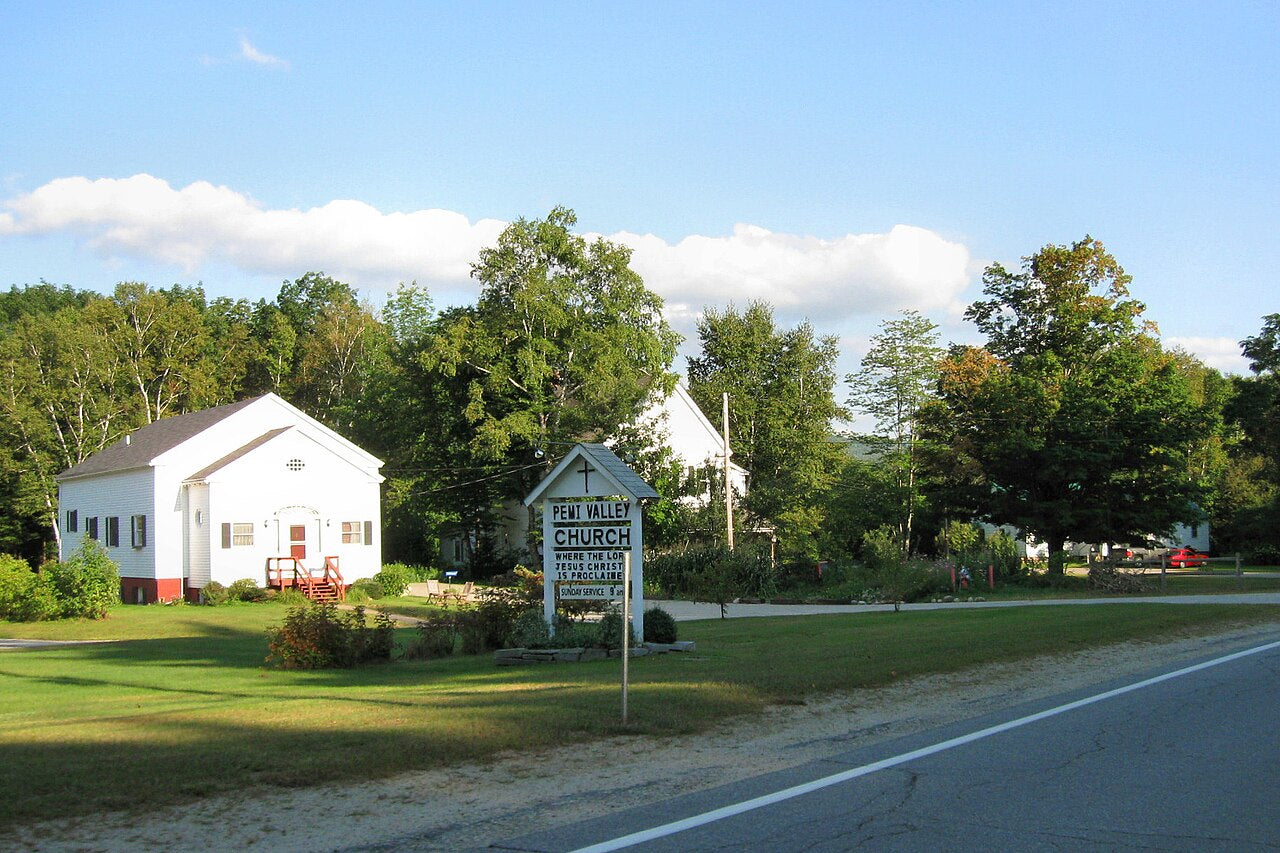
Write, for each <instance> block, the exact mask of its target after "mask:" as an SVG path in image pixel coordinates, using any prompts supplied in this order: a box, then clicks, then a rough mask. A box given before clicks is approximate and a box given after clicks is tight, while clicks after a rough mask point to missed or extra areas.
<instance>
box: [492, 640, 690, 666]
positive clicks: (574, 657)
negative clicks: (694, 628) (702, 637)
mask: <svg viewBox="0 0 1280 853" xmlns="http://www.w3.org/2000/svg"><path fill="white" fill-rule="evenodd" d="M696 648H697V646H696V644H695V643H694V642H693V640H681V641H680V642H677V643H643V644H641V645H639V646H636V647H635V648H633V649H632V650H631V656H632V657H633V658H639V657H645V656H646V655H662V654H666V653H667V652H692V651H695V650H696ZM620 657H622V650H621V649H608V650H605V649H498V650H497V651H496V652H494V653H493V662H494V663H495V664H497V665H498V666H515V665H517V664H522V663H577V662H579V661H586V660H605V659H606V658H620Z"/></svg>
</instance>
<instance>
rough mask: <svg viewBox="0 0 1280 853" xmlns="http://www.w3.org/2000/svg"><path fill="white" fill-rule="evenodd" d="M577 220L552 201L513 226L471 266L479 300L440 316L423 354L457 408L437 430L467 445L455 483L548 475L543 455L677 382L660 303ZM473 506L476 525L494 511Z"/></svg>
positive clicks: (606, 425) (600, 429) (595, 434)
mask: <svg viewBox="0 0 1280 853" xmlns="http://www.w3.org/2000/svg"><path fill="white" fill-rule="evenodd" d="M576 221H577V219H576V217H575V216H574V214H573V211H571V210H568V209H566V208H562V207H557V208H555V209H554V210H552V211H551V213H550V214H549V215H548V216H547V218H546V219H543V220H527V219H519V220H517V221H515V222H513V223H512V224H511V225H509V226H508V227H507V228H506V230H505V231H503V233H502V235H501V236H500V237H499V238H498V243H497V245H496V246H494V247H492V248H488V249H485V250H483V251H482V252H481V253H480V259H479V261H478V262H477V263H476V265H475V266H474V267H473V268H472V275H473V276H474V277H475V278H476V279H477V280H478V281H479V282H480V284H481V293H480V299H479V301H478V303H477V304H476V306H475V307H473V308H458V309H452V310H450V311H447V312H445V313H444V314H443V315H441V316H440V317H439V318H438V320H437V321H436V323H435V326H434V333H433V334H432V336H431V339H430V341H429V343H428V345H427V346H426V347H425V348H424V349H423V352H422V354H421V357H420V361H421V364H422V366H423V367H424V368H425V369H426V371H427V372H428V373H429V374H430V377H431V378H432V379H434V380H436V381H438V382H439V383H440V389H439V392H438V393H439V394H440V395H441V396H442V397H444V398H447V399H449V400H450V401H451V405H452V406H453V407H454V408H453V411H456V412H460V413H461V415H462V421H461V422H454V423H452V424H450V425H448V426H447V427H446V428H445V429H444V430H443V432H442V433H441V434H442V435H444V436H450V437H451V440H450V441H449V444H450V446H451V449H455V450H458V451H464V452H463V453H461V454H459V455H456V456H455V461H454V465H458V463H459V461H463V462H464V463H465V465H464V467H466V468H468V469H470V470H468V471H466V472H465V473H464V475H463V476H462V477H459V478H458V479H459V480H461V481H470V482H471V483H472V484H474V485H476V486H481V485H483V486H484V487H485V488H486V489H490V490H497V491H499V492H500V493H501V494H502V496H503V497H512V498H514V497H520V496H523V494H524V493H526V492H527V490H528V488H530V487H531V486H532V484H533V483H534V482H535V481H536V478H537V477H538V476H540V475H541V472H539V471H537V470H536V468H535V467H532V466H534V465H535V464H536V463H535V462H534V458H535V453H536V451H538V450H540V449H541V450H543V451H544V452H545V453H546V454H547V455H546V457H545V460H544V463H543V464H542V466H540V467H545V466H546V465H549V464H551V463H552V462H553V461H554V453H553V451H555V449H556V448H557V447H562V446H563V445H566V444H569V443H572V442H576V441H603V440H605V439H608V438H610V437H613V436H614V435H616V434H617V432H618V430H619V427H620V426H621V425H622V424H627V423H630V422H632V421H633V420H634V419H635V418H636V417H638V416H639V415H640V413H641V412H642V411H643V408H644V405H645V402H646V400H647V399H648V396H649V395H650V394H651V393H655V391H656V390H657V389H662V390H664V391H665V390H670V388H671V386H672V384H673V383H674V381H675V377H674V374H672V373H671V372H670V365H671V361H672V359H673V358H674V357H675V348H676V345H677V343H678V342H679V336H678V335H676V333H675V332H673V331H672V330H671V329H670V328H669V327H668V325H667V323H666V321H665V320H664V319H663V318H662V300H661V299H660V298H659V297H658V296H657V295H656V294H654V293H652V292H651V291H649V290H648V289H647V288H646V287H645V286H644V282H643V280H642V279H641V278H640V276H639V275H638V274H637V273H636V272H635V271H634V270H632V269H631V268H630V266H629V263H630V260H631V252H630V250H629V249H627V248H626V247H624V246H619V245H616V244H613V243H610V242H609V241H607V240H604V239H597V240H595V241H593V242H590V243H588V242H587V241H586V240H585V239H584V238H582V237H579V236H577V235H575V234H573V233H572V232H571V230H570V229H571V228H572V227H573V225H574V224H575V223H576ZM464 439H465V445H463V446H458V445H456V444H454V442H457V441H461V440H464ZM458 485H459V486H461V483H459V484H458ZM475 496H476V497H477V498H480V497H482V495H479V494H476V495H475ZM470 509H471V510H472V511H474V512H475V513H476V514H477V522H478V521H479V517H480V516H482V515H483V514H485V513H488V512H491V510H492V506H489V507H481V506H479V501H478V500H477V501H475V502H473V503H472V504H471V506H470Z"/></svg>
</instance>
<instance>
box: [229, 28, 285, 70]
mask: <svg viewBox="0 0 1280 853" xmlns="http://www.w3.org/2000/svg"><path fill="white" fill-rule="evenodd" d="M240 58H241V59H244V60H247V61H249V62H252V63H253V64H255V65H266V66H268V67H271V68H280V69H284V70H286V71H287V70H288V69H289V61H288V60H287V59H281V58H280V57H278V56H272V55H271V54H269V53H263V52H262V51H260V50H258V49H257V48H256V47H254V46H253V43H252V42H250V41H249V38H248V36H240Z"/></svg>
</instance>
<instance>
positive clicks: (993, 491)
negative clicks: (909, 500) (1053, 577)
mask: <svg viewBox="0 0 1280 853" xmlns="http://www.w3.org/2000/svg"><path fill="white" fill-rule="evenodd" d="M1129 283H1130V278H1129V276H1128V275H1126V274H1125V272H1124V270H1123V268H1121V266H1120V265H1119V263H1117V262H1116V260H1115V258H1113V257H1112V256H1111V255H1110V254H1108V253H1107V252H1106V250H1105V248H1104V247H1103V245H1102V244H1101V243H1099V242H1098V241H1096V240H1093V239H1091V238H1089V237H1086V238H1085V239H1083V240H1081V241H1080V242H1077V243H1074V244H1072V245H1071V246H1054V245H1050V246H1046V247H1044V248H1043V249H1041V250H1040V251H1039V252H1037V253H1036V254H1035V255H1032V256H1031V257H1028V258H1026V259H1024V265H1023V268H1022V271H1021V272H1018V273H1013V272H1010V271H1008V270H1006V269H1005V268H1004V267H1003V266H1001V265H999V264H993V265H992V266H990V267H988V268H987V270H986V272H985V274H984V275H983V284H984V292H985V294H986V295H987V296H988V297H989V298H988V299H986V300H980V301H978V302H975V303H974V304H973V305H972V306H970V308H969V310H968V312H967V313H966V317H967V318H968V319H970V320H972V321H973V322H974V323H975V324H976V325H977V326H978V328H979V330H980V331H982V332H983V333H984V334H985V335H986V337H987V341H988V343H987V346H986V348H985V349H976V348H971V347H958V348H954V349H953V351H952V353H951V354H950V355H949V356H948V358H947V359H945V360H944V362H943V364H942V371H941V372H942V378H941V382H940V391H941V400H940V401H939V402H937V403H933V404H929V405H928V406H926V409H925V412H924V417H923V419H922V420H923V422H924V425H925V426H926V429H927V432H928V433H929V435H930V436H931V437H933V438H935V439H937V440H938V441H939V442H941V443H943V444H945V445H946V447H947V453H946V454H945V455H940V456H939V457H937V458H935V464H937V465H938V467H939V468H940V469H941V471H940V473H943V474H945V475H947V477H948V481H949V483H950V486H951V488H950V494H949V498H950V499H951V500H952V501H953V502H954V503H955V505H956V506H957V509H958V510H960V511H961V512H964V511H967V512H969V513H972V517H982V518H986V519H987V520H989V521H992V522H994V523H997V524H1010V525H1013V526H1014V527H1017V528H1019V529H1021V530H1024V531H1028V532H1031V533H1033V534H1035V535H1036V536H1037V537H1038V538H1040V539H1042V540H1044V541H1045V542H1046V543H1047V544H1048V546H1049V549H1050V570H1051V571H1052V572H1058V573H1060V572H1061V571H1062V548H1063V544H1064V542H1065V540H1066V539H1067V538H1068V537H1069V538H1071V539H1073V540H1075V541H1086V542H1099V541H1106V540H1116V539H1128V538H1130V537H1137V536H1143V535H1149V534H1153V533H1166V532H1168V531H1170V530H1171V528H1172V527H1173V525H1174V524H1175V523H1177V522H1179V521H1191V520H1194V519H1195V518H1196V517H1197V515H1198V510H1197V508H1196V504H1197V502H1198V501H1200V500H1201V499H1202V494H1203V488H1202V486H1201V484H1200V483H1198V482H1196V481H1195V480H1194V479H1193V478H1191V477H1190V476H1188V456H1189V453H1190V449H1191V448H1192V447H1193V446H1194V445H1195V444H1196V443H1197V442H1199V441H1201V440H1203V437H1204V436H1205V435H1206V432H1207V427H1206V425H1205V424H1204V423H1203V422H1202V421H1201V419H1200V418H1199V417H1198V415H1197V413H1196V412H1195V409H1194V407H1193V406H1192V404H1191V396H1190V393H1189V390H1188V387H1187V383H1186V381H1185V379H1184V377H1183V376H1182V375H1181V374H1180V373H1179V370H1178V366H1177V363H1176V361H1175V359H1174V358H1173V357H1172V356H1170V355H1169V354H1168V353H1165V352H1163V351H1162V350H1161V349H1160V347H1159V345H1158V344H1157V343H1156V341H1155V340H1154V339H1153V338H1151V337H1150V336H1149V335H1148V334H1146V331H1148V328H1147V327H1143V326H1141V325H1140V324H1139V319H1140V316H1141V313H1142V310H1143V306H1142V305H1141V303H1139V302H1137V301H1135V300H1133V299H1131V298H1129V291H1128V285H1129Z"/></svg>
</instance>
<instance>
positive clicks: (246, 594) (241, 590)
mask: <svg viewBox="0 0 1280 853" xmlns="http://www.w3.org/2000/svg"><path fill="white" fill-rule="evenodd" d="M227 598H228V599H230V600H231V601H266V599H267V591H266V590H265V589H263V588H262V587H260V586H258V583H257V581H255V580H254V579H253V578H240V580H238V581H232V582H231V586H229V587H227Z"/></svg>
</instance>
